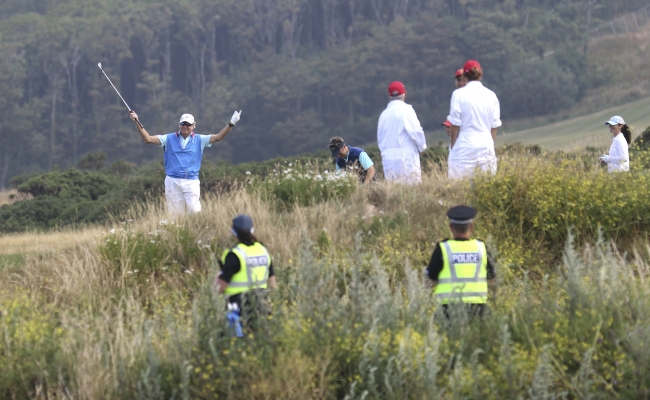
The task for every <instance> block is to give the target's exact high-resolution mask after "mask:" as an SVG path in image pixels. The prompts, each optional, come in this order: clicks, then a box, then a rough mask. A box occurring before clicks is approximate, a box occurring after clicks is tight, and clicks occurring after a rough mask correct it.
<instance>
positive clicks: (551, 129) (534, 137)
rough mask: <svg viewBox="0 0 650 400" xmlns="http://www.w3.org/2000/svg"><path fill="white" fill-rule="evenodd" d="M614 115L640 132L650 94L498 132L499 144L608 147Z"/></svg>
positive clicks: (647, 122)
mask: <svg viewBox="0 0 650 400" xmlns="http://www.w3.org/2000/svg"><path fill="white" fill-rule="evenodd" d="M613 115H620V116H621V117H623V119H625V122H627V123H628V125H630V126H631V127H632V130H633V134H636V135H638V134H640V133H641V132H643V130H644V129H645V128H646V127H648V126H650V98H647V97H646V98H643V99H640V100H636V101H634V102H632V103H627V104H623V105H619V106H616V107H612V108H608V109H604V110H602V111H598V112H595V113H592V114H588V115H584V116H582V117H577V118H572V119H568V120H563V121H558V122H555V123H551V124H547V125H542V126H539V127H535V128H530V129H525V130H521V131H516V132H508V131H504V132H501V131H500V132H499V133H498V135H497V145H503V144H506V143H513V142H520V143H522V144H538V145H540V146H542V147H543V148H545V149H548V150H566V151H570V150H578V149H584V148H585V147H586V146H595V147H608V146H609V144H610V143H611V136H610V134H609V131H608V130H607V128H606V127H605V121H607V120H608V119H609V118H610V117H611V116H613Z"/></svg>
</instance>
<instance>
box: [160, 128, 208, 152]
mask: <svg viewBox="0 0 650 400" xmlns="http://www.w3.org/2000/svg"><path fill="white" fill-rule="evenodd" d="M172 133H174V132H172ZM194 135H196V136H198V137H199V138H200V139H201V151H203V149H205V148H206V147H212V143H210V135H197V134H194ZM156 136H158V139H160V147H165V146H166V145H167V135H156ZM191 137H192V135H188V136H187V137H186V138H183V137H182V136H181V135H178V139H179V140H180V142H181V147H182V148H185V147H186V146H187V144H188V143H189V142H190V138H191Z"/></svg>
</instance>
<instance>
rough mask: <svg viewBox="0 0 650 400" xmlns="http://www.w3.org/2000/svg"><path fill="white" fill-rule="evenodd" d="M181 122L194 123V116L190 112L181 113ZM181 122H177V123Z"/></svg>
mask: <svg viewBox="0 0 650 400" xmlns="http://www.w3.org/2000/svg"><path fill="white" fill-rule="evenodd" d="M181 122H189V123H190V124H192V125H194V116H192V114H183V115H181ZM181 122H179V124H180V123H181Z"/></svg>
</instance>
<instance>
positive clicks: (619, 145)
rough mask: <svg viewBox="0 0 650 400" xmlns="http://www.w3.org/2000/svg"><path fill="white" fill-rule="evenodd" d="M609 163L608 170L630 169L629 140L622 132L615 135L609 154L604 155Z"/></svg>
mask: <svg viewBox="0 0 650 400" xmlns="http://www.w3.org/2000/svg"><path fill="white" fill-rule="evenodd" d="M604 160H605V162H606V163H607V172H619V171H629V170H630V154H629V152H628V145H627V141H626V140H625V136H623V134H622V133H619V134H618V135H616V136H614V138H613V139H612V145H611V146H610V147H609V154H608V155H606V156H605V157H604Z"/></svg>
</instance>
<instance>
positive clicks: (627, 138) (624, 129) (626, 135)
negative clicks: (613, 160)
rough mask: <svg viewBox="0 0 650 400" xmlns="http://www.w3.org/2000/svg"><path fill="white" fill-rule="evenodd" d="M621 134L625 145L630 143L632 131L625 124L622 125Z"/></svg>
mask: <svg viewBox="0 0 650 400" xmlns="http://www.w3.org/2000/svg"><path fill="white" fill-rule="evenodd" d="M621 133H622V134H623V137H624V138H625V141H626V142H627V144H630V143H632V130H631V129H630V127H629V126H627V124H623V126H621Z"/></svg>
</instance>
